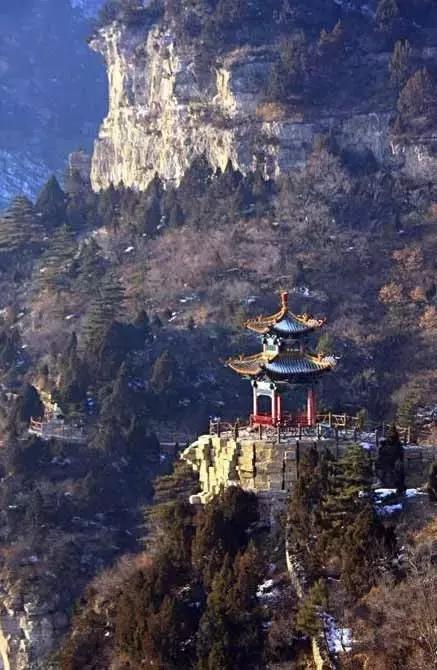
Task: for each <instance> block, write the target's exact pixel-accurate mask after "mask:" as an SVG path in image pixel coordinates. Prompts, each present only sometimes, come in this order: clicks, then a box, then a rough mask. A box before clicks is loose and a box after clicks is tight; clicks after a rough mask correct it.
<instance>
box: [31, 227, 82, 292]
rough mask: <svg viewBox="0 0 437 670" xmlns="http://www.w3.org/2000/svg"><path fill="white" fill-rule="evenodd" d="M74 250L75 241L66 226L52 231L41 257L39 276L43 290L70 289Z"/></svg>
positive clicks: (75, 246) (75, 247)
mask: <svg viewBox="0 0 437 670" xmlns="http://www.w3.org/2000/svg"><path fill="white" fill-rule="evenodd" d="M76 249H77V242H76V239H75V237H74V234H73V232H72V230H71V229H70V228H68V226H66V225H64V226H61V227H60V228H58V229H56V230H55V231H54V233H53V235H52V237H51V239H50V243H49V246H48V248H47V249H46V251H45V252H44V253H43V255H42V256H41V267H40V271H39V275H40V282H41V284H42V286H43V287H44V288H46V289H49V290H51V291H55V292H57V291H63V290H68V289H69V288H70V286H71V283H72V281H73V267H74V256H75V252H76Z"/></svg>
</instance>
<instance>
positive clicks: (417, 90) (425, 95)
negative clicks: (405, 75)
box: [398, 68, 434, 119]
mask: <svg viewBox="0 0 437 670" xmlns="http://www.w3.org/2000/svg"><path fill="white" fill-rule="evenodd" d="M433 88H434V87H433V82H432V81H431V77H430V75H429V72H428V70H427V69H426V68H422V69H421V70H417V72H415V73H414V74H413V75H412V76H411V77H410V78H409V79H408V80H407V82H406V84H405V86H404V87H403V89H402V90H401V92H400V94H399V99H398V110H399V112H400V113H401V115H402V117H403V118H404V119H409V118H413V117H415V116H418V115H420V114H425V113H426V112H427V111H428V109H429V108H430V106H431V104H432V102H433V100H432V97H433Z"/></svg>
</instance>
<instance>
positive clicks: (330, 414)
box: [328, 412, 332, 428]
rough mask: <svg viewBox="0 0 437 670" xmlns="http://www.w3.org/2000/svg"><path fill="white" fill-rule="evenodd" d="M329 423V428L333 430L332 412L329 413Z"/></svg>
mask: <svg viewBox="0 0 437 670" xmlns="http://www.w3.org/2000/svg"><path fill="white" fill-rule="evenodd" d="M328 423H329V427H330V428H332V412H329V414H328Z"/></svg>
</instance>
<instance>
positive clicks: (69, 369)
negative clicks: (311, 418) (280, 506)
mask: <svg viewBox="0 0 437 670" xmlns="http://www.w3.org/2000/svg"><path fill="white" fill-rule="evenodd" d="M346 4H347V5H348V6H347V8H346ZM366 7H367V9H366V8H365V7H363V5H362V3H360V2H350V3H341V2H338V3H336V2H333V3H327V2H321V1H318V0H311V2H300V1H296V2H292V1H291V0H281V1H280V0H268V1H265V2H258V1H255V2H246V1H245V0H239V1H235V0H232V1H230V0H196V1H193V2H179V1H174V0H165V1H164V2H161V1H159V0H153V1H152V2H150V3H141V2H137V0H129V1H127V0H123V1H121V0H110V1H109V2H107V3H106V4H105V5H104V7H103V8H102V10H101V13H100V17H99V19H98V23H97V24H96V28H95V29H96V30H98V29H99V27H100V28H101V27H102V26H107V25H109V24H110V23H112V22H114V21H115V22H118V23H120V24H123V26H125V27H127V29H128V30H132V31H144V32H145V33H146V32H147V30H149V29H150V27H151V26H152V25H153V24H155V23H156V22H158V21H160V22H162V23H163V25H164V26H165V28H166V29H167V28H168V29H170V28H171V29H172V30H174V32H175V35H176V38H175V39H176V40H177V41H178V43H179V44H182V45H184V46H185V47H186V48H191V46H192V45H193V44H195V45H196V50H197V51H198V50H199V49H200V53H201V54H202V57H203V61H202V67H203V68H204V67H207V68H208V67H209V66H208V63H211V52H214V53H215V54H220V55H221V56H223V57H224V56H225V54H226V53H227V52H228V51H229V50H230V49H231V48H232V49H235V48H241V49H243V48H244V47H246V46H247V45H251V46H255V47H257V46H260V48H261V46H262V45H265V42H266V36H268V40H269V41H270V42H271V43H272V44H274V45H275V48H277V59H276V61H275V63H274V66H273V68H272V71H271V73H270V77H269V80H268V82H267V83H266V82H263V81H260V82H259V87H261V88H262V87H264V88H262V95H263V101H264V102H263V109H262V110H261V111H262V114H266V115H268V116H269V117H271V116H272V115H273V118H275V119H276V118H281V115H282V114H285V113H289V112H290V109H293V112H296V113H307V114H308V115H309V116H310V117H311V116H317V114H320V113H321V112H320V110H328V111H329V113H338V114H340V113H341V114H344V115H347V114H348V112H350V111H351V110H359V111H360V112H362V111H364V110H367V111H369V110H370V111H375V113H376V112H377V113H381V114H388V115H389V133H390V138H391V141H392V144H393V146H398V145H399V146H404V147H409V146H412V145H413V146H416V145H415V144H414V143H415V142H417V141H418V138H424V137H426V138H427V151H428V153H427V156H428V157H429V156H431V158H432V156H434V155H435V149H436V147H435V139H434V134H435V129H436V122H437V117H436V114H435V102H436V98H437V88H436V87H437V59H436V49H437V16H436V8H435V4H434V2H433V1H432V0H414V1H409V2H407V1H403V0H379V2H377V3H369V6H367V5H366ZM381 54H382V55H384V54H388V58H385V57H384V56H382V57H379V56H381ZM333 110H334V111H333ZM82 157H83V159H84V160H83V161H82V165H84V164H87V161H86V157H85V156H83V155H82ZM256 158H257V159H259V160H258V161H257V162H256V165H255V166H254V170H253V171H251V172H250V171H249V172H244V171H242V170H240V169H239V168H238V167H237V166H236V165H235V164H233V163H232V161H229V163H228V165H227V166H226V168H225V169H223V170H215V169H213V168H212V166H211V164H210V162H209V161H208V155H207V152H206V151H205V154H204V155H203V156H200V157H197V158H196V159H195V160H194V161H193V162H192V163H191V165H189V166H187V170H186V172H185V174H184V176H183V178H182V180H181V182H180V183H179V184H173V183H168V182H165V181H164V180H162V179H161V178H160V177H159V176H158V174H156V176H155V178H154V179H153V180H152V181H151V182H150V184H149V185H148V187H147V189H145V190H143V191H139V190H136V189H133V188H128V187H126V186H125V185H124V184H122V183H120V184H114V185H112V186H111V187H110V188H108V189H105V190H101V191H99V192H95V191H93V189H92V187H91V182H90V178H89V174H88V173H87V172H86V171H84V170H83V169H82V170H80V169H78V167H77V165H76V164H74V163H72V164H70V166H69V168H68V169H67V170H66V173H65V175H64V179H62V180H61V179H60V178H57V177H55V176H53V177H51V178H50V179H49V180H48V181H47V183H46V184H45V185H44V187H43V188H42V189H41V191H40V193H39V194H38V196H37V197H36V198H35V199H34V200H30V199H29V198H27V197H25V196H23V195H19V196H17V197H15V198H14V199H13V200H12V201H11V202H10V203H9V205H8V207H7V208H6V209H5V210H4V211H3V212H2V213H1V215H0V295H1V296H2V297H1V305H0V307H1V312H0V384H1V387H0V392H1V397H0V422H1V428H2V435H1V450H0V475H1V480H0V499H1V502H2V505H1V510H2V512H1V514H0V544H1V552H0V556H1V558H0V570H1V579H2V583H3V584H8V587H7V588H8V589H9V591H13V592H14V593H20V594H24V595H23V598H22V599H23V602H24V598H25V596H26V597H27V595H29V594H30V596H31V597H32V598H34V599H35V600H37V601H38V602H39V603H43V604H44V607H46V608H48V609H49V611H50V612H52V611H56V612H57V613H58V614H57V617H58V618H57V623H56V626H55V630H54V633H53V636H52V638H53V639H51V640H50V642H48V643H47V649H45V652H46V656H45V657H44V659H43V661H42V662H43V663H44V664H45V665H38V663H41V659H34V660H33V662H34V663H35V666H34V667H35V668H38V670H39V668H40V667H41V668H42V667H44V668H48V667H50V668H52V667H53V668H57V669H59V670H85V669H88V668H89V669H90V670H91V669H93V670H107V669H111V670H137V669H138V670H139V668H147V667H150V668H152V667H153V668H162V670H173V669H174V670H176V669H177V668H180V669H182V668H184V669H190V668H193V669H196V670H233V669H234V668H254V669H255V668H260V669H261V668H278V669H279V668H281V667H285V666H283V665H281V664H283V663H285V664H287V665H286V667H293V668H296V670H299V669H301V668H310V667H311V665H310V663H311V661H310V660H309V658H310V655H311V647H310V639H311V638H313V637H317V636H318V635H320V634H321V632H322V628H323V626H321V616H320V613H321V612H323V613H325V615H326V617H332V620H333V621H334V619H335V621H336V622H337V625H338V626H339V630H341V631H342V632H343V638H342V640H341V645H340V646H341V649H340V650H338V649H337V651H338V654H339V659H340V660H339V663H341V666H340V667H342V668H345V669H349V668H350V670H352V668H354V669H357V670H361V669H363V670H364V669H365V668H366V669H367V670H369V669H373V670H380V669H381V670H382V669H383V668H384V669H385V670H398V669H399V668H401V667H402V668H406V669H407V670H417V669H418V668H423V669H425V668H431V667H434V665H433V664H435V652H436V648H437V646H436V645H437V643H436V639H435V627H436V622H435V616H436V615H435V606H436V603H437V600H436V593H437V592H436V588H435V584H436V574H435V565H434V562H435V560H434V559H435V556H434V553H435V548H434V544H435V532H436V525H435V500H436V499H437V466H436V465H434V466H433V467H432V469H431V472H430V474H429V479H428V482H427V483H426V482H425V481H424V480H423V478H422V480H421V481H418V482H415V485H416V484H417V486H419V485H425V484H426V490H427V493H428V494H427V495H425V494H423V495H421V493H424V491H425V488H423V490H422V491H419V492H418V491H417V489H411V488H408V486H409V484H408V482H407V481H406V473H405V471H404V451H403V447H402V444H401V439H400V436H399V433H398V431H397V429H396V424H397V425H398V426H399V425H400V426H407V425H412V426H413V427H414V425H415V423H418V422H419V421H420V418H421V416H423V412H424V408H429V407H430V406H433V405H435V397H436V387H437V373H436V366H437V350H436V347H435V340H436V336H437V284H436V281H437V280H436V258H437V233H436V230H437V228H436V226H437V182H436V180H435V179H434V178H433V174H432V172H429V173H427V175H426V176H424V175H423V173H421V174H420V175H418V176H416V177H413V176H412V175H411V174H407V173H406V172H405V171H404V170H403V169H402V166H400V164H399V162H398V160H397V157H396V155H395V154H393V156H391V158H390V160H389V161H388V162H387V161H380V160H378V157H376V156H374V155H373V154H372V153H371V152H370V151H367V152H354V151H345V150H343V149H342V148H341V147H340V146H339V143H338V138H337V137H336V136H335V134H334V133H329V132H327V133H324V134H321V135H319V136H317V137H316V138H315V139H314V142H313V145H312V147H311V149H310V152H309V157H308V160H306V161H305V164H304V165H301V166H299V167H297V168H296V169H295V170H293V171H292V172H290V173H281V174H278V175H276V177H275V178H272V177H271V175H269V174H268V173H267V171H266V170H265V169H263V168H264V165H265V163H266V160H265V157H263V156H261V157H259V156H258V157H256ZM427 160H428V158H427ZM429 160H431V159H429ZM284 288H285V289H287V290H288V291H289V296H290V305H291V307H292V309H293V310H295V311H296V312H298V313H311V314H314V315H315V316H317V317H325V316H326V317H327V327H326V329H325V334H324V335H322V337H321V338H320V339H319V341H316V340H315V341H314V342H313V343H312V344H313V345H314V348H315V349H316V350H317V351H330V352H333V353H334V354H335V355H336V356H337V357H338V366H337V370H336V372H335V374H332V375H330V377H329V378H327V379H326V382H325V381H324V383H323V386H322V388H321V392H320V396H321V397H320V403H321V409H323V410H325V409H326V410H327V411H330V410H331V411H339V412H340V411H341V412H349V413H353V414H356V413H360V416H361V417H363V421H365V420H367V421H368V424H369V425H372V426H375V425H381V424H382V423H389V424H391V425H392V427H391V429H390V431H389V434H388V435H387V437H386V440H385V441H384V443H383V446H382V448H381V449H380V451H379V454H378V457H377V459H376V460H375V459H374V460H372V459H371V458H370V456H369V454H368V453H367V451H366V450H363V449H362V448H361V447H359V446H357V445H354V446H352V447H350V449H349V450H348V451H347V452H346V453H345V454H339V453H336V454H335V453H332V452H331V451H330V450H328V449H326V450H322V451H321V452H320V451H317V450H313V449H311V450H309V452H308V453H307V454H306V455H305V457H303V458H302V463H301V464H300V471H299V480H298V482H297V484H296V486H295V487H294V488H293V491H292V492H291V494H290V499H289V501H288V503H287V506H286V510H285V511H284V512H283V514H282V515H281V516H280V518H278V519H276V520H275V524H274V527H273V529H268V528H267V527H266V524H265V522H264V521H263V519H262V516H261V515H260V511H259V506H258V501H257V498H256V496H255V495H254V494H252V493H250V492H245V491H243V490H241V489H239V488H237V487H229V488H228V489H227V490H225V491H223V492H222V493H221V495H219V496H218V497H217V498H216V499H215V500H213V501H211V502H210V503H209V504H208V505H206V506H204V507H202V508H201V509H198V508H197V507H196V506H193V505H190V504H189V503H188V500H189V496H190V494H192V493H193V492H195V491H196V488H197V481H196V477H195V476H194V474H193V473H192V472H191V470H190V469H189V468H188V467H187V466H185V465H183V464H182V463H181V462H179V461H178V460H176V462H175V463H172V462H171V461H172V458H173V456H174V454H169V453H167V452H166V451H165V449H164V447H163V444H164V442H166V441H167V440H168V441H172V442H179V443H180V444H179V445H177V446H182V444H181V443H185V442H187V441H189V440H192V439H194V438H195V437H196V435H197V434H198V433H199V432H205V431H206V430H207V425H208V419H209V418H210V417H213V416H221V417H223V418H226V419H232V420H235V419H236V418H237V417H240V418H242V419H243V420H244V419H245V418H246V417H247V415H248V413H249V409H250V408H249V405H250V401H249V395H248V389H247V388H246V385H245V382H244V381H239V380H238V379H236V376H234V375H232V373H231V372H230V371H229V370H227V369H226V367H225V366H224V362H225V360H226V359H227V358H228V357H229V356H230V355H231V354H238V353H239V352H243V351H245V352H246V351H248V349H250V348H251V347H252V349H253V350H255V347H256V346H257V342H256V340H255V339H253V340H251V339H250V338H248V337H247V335H246V333H245V332H244V330H243V328H242V324H243V322H244V320H245V319H246V318H247V317H248V316H253V315H255V314H260V313H264V312H265V313H268V312H270V311H272V309H273V308H274V306H275V303H276V300H277V296H276V295H275V294H277V292H278V291H279V290H280V289H284ZM293 401H294V402H296V403H298V402H300V398H296V399H295V400H293V399H292V402H293ZM53 411H54V412H55V414H57V416H58V417H62V419H59V420H60V421H62V422H63V423H65V424H66V425H68V426H70V427H72V428H73V432H72V436H73V439H71V440H68V439H67V440H62V441H61V440H59V439H56V438H55V437H52V438H51V439H45V440H44V439H41V437H39V436H36V435H32V434H30V433H29V432H28V428H29V425H30V422H31V420H32V419H42V418H43V417H44V415H45V416H46V418H48V417H49V415H50V413H51V412H53ZM170 437H171V439H170ZM76 438H77V439H76ZM376 482H378V484H379V485H380V486H381V487H382V486H384V487H387V488H386V489H382V488H378V487H377V486H376ZM378 491H380V493H378ZM381 491H386V493H381ZM387 491H388V493H387ZM408 492H410V493H408ZM384 496H385V497H384ZM401 510H402V511H401ZM433 543H434V544H433ZM285 545H287V547H291V548H292V550H291V551H292V553H293V555H294V557H295V559H296V561H297V562H298V563H299V564H300V565H302V566H304V571H305V579H306V584H307V589H306V593H305V596H304V597H299V595H298V593H297V591H296V587H295V585H293V584H291V583H290V579H289V576H288V574H287V568H286V565H285V562H284V555H285ZM10 609H11V608H10ZM12 609H13V608H12ZM41 609H43V607H41ZM59 613H62V616H60V614H59ZM322 619H323V617H322ZM325 623H326V621H325ZM47 659H50V660H47ZM32 670H33V668H32Z"/></svg>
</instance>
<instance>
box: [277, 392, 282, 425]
mask: <svg viewBox="0 0 437 670" xmlns="http://www.w3.org/2000/svg"><path fill="white" fill-rule="evenodd" d="M276 420H277V422H278V424H279V425H281V423H282V397H281V396H280V395H279V393H278V395H277V396H276Z"/></svg>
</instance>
